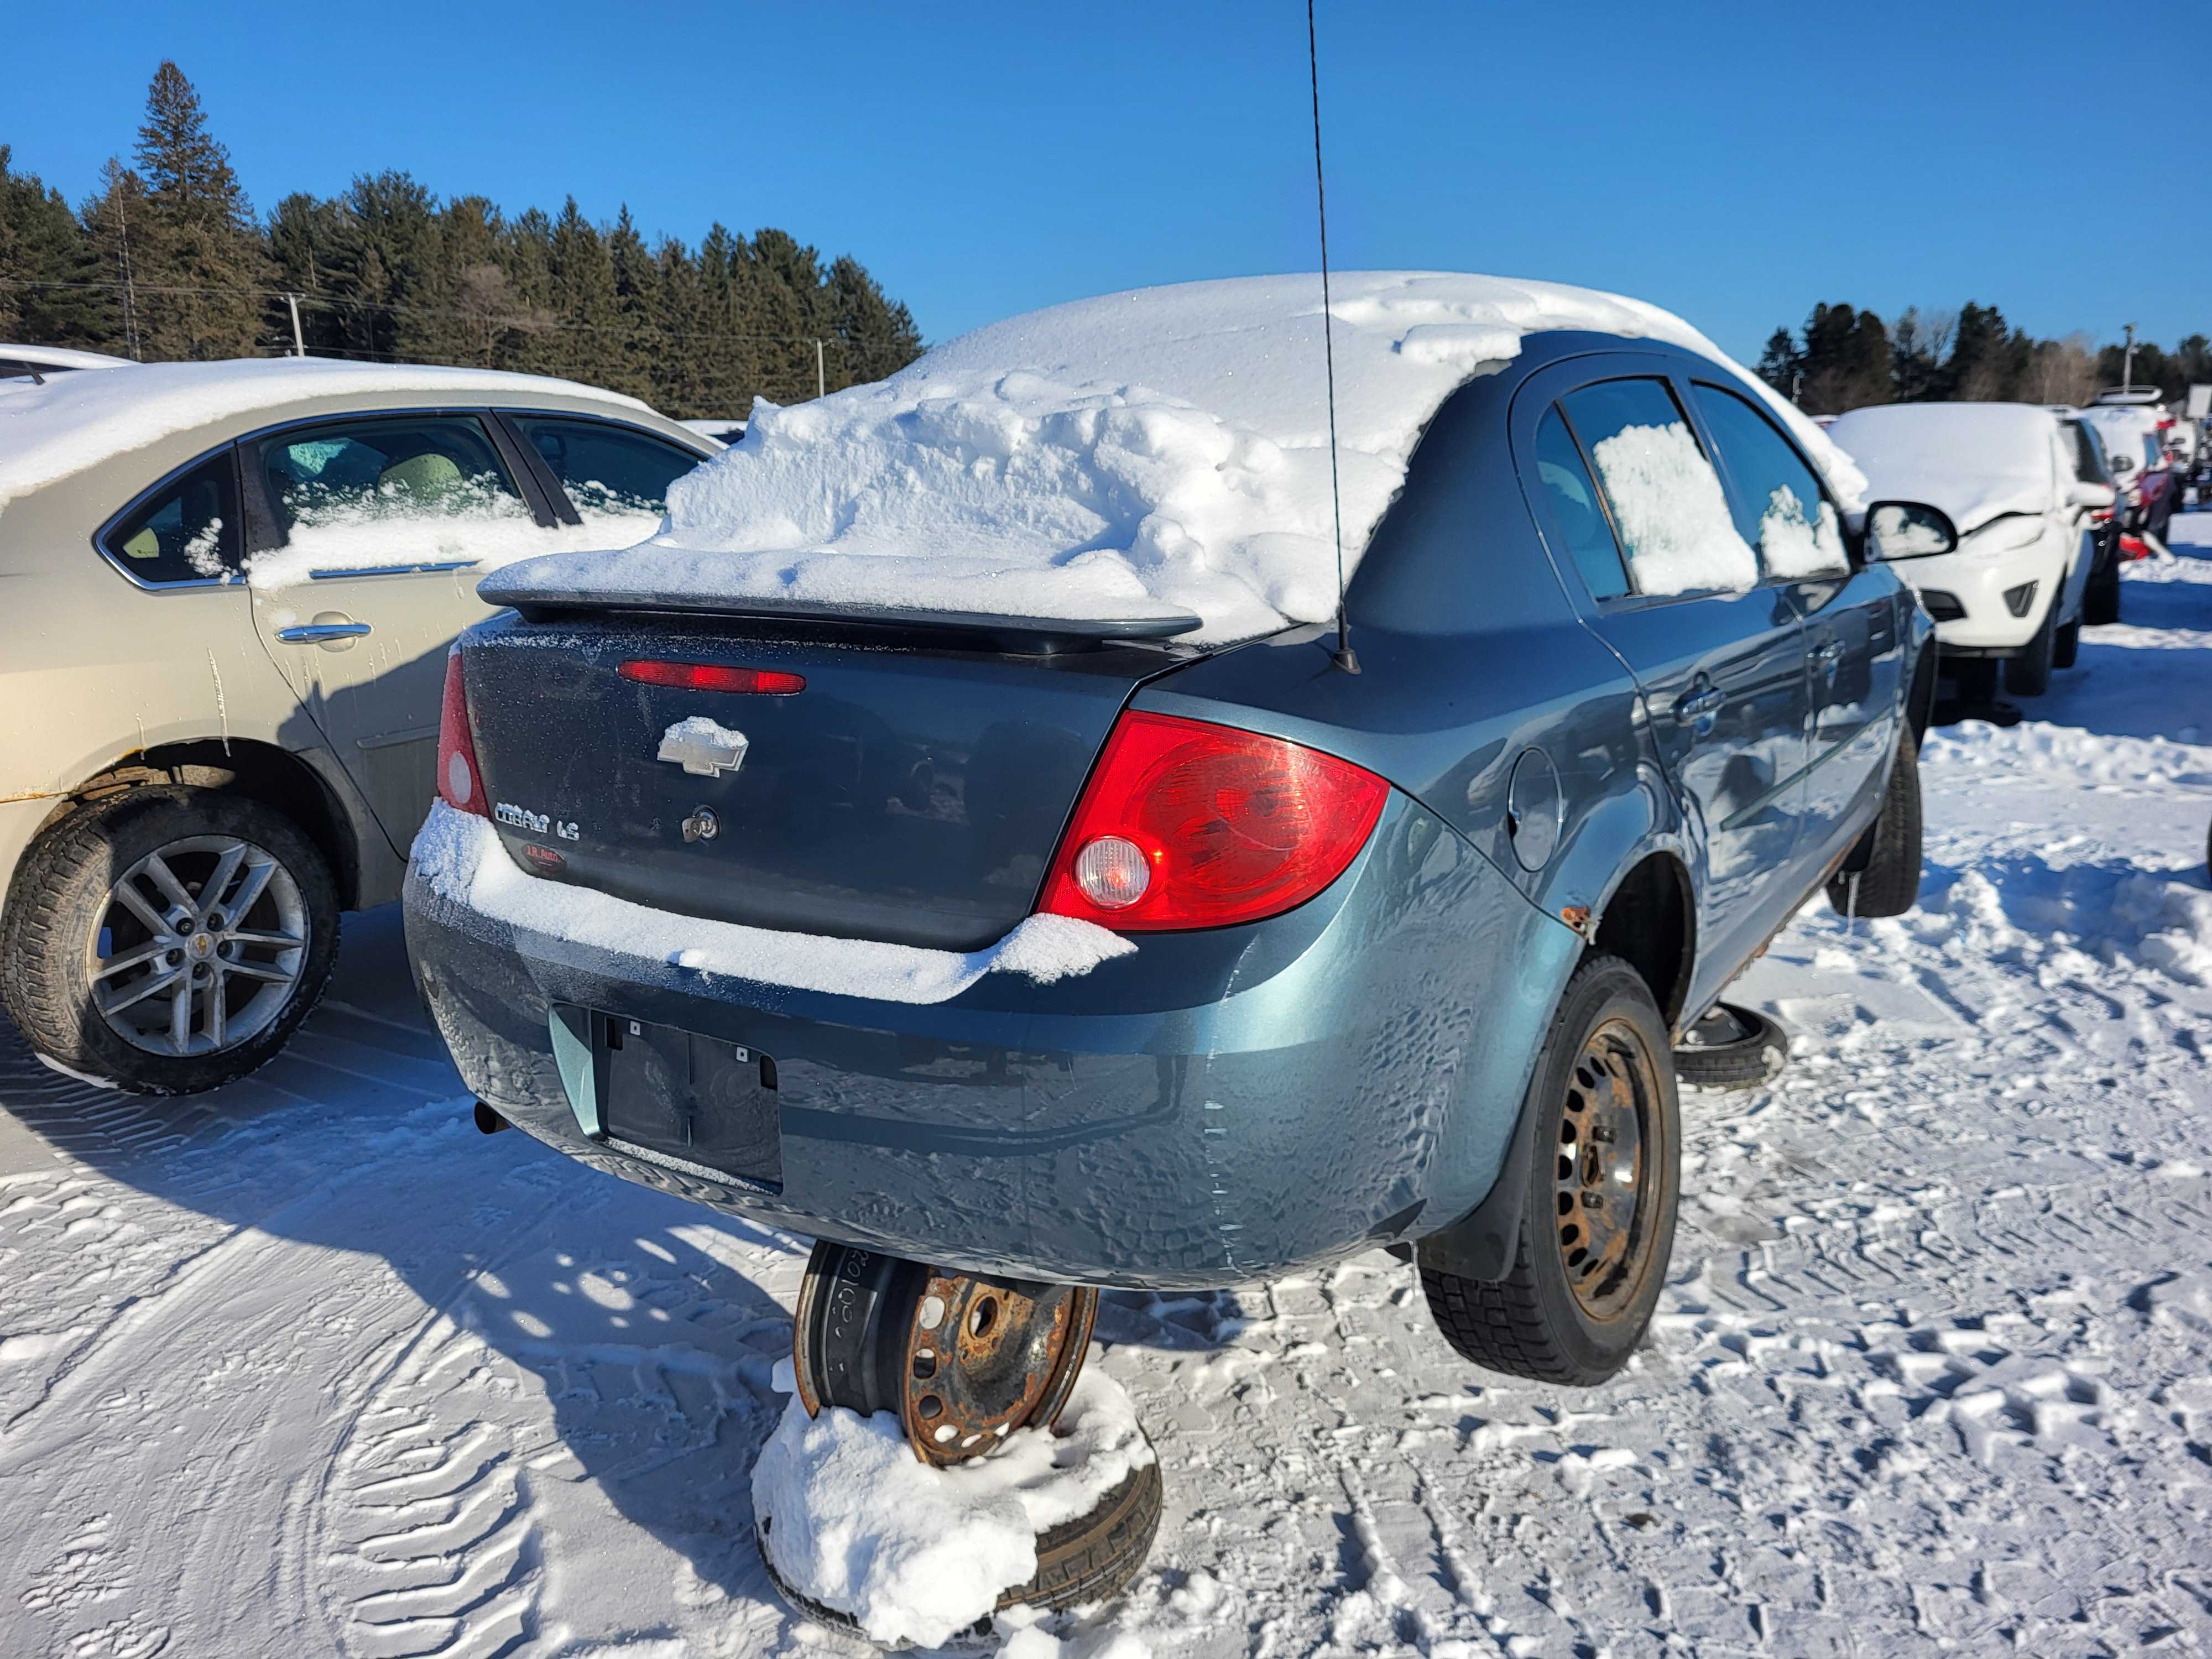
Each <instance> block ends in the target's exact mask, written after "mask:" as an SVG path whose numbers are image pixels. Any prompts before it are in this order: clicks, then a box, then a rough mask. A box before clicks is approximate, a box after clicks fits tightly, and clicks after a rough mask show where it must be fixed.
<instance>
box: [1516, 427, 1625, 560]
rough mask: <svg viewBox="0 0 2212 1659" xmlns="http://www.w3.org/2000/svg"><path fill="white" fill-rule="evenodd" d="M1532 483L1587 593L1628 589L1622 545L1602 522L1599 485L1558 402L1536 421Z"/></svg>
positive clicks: (1611, 527) (1603, 519) (1604, 522)
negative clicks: (1590, 471)
mask: <svg viewBox="0 0 2212 1659" xmlns="http://www.w3.org/2000/svg"><path fill="white" fill-rule="evenodd" d="M1536 485H1537V489H1538V492H1539V494H1540V495H1541V496H1542V498H1543V501H1544V504H1545V507H1547V510H1548V512H1549V514H1550V518H1551V522H1552V524H1553V526H1555V527H1556V529H1557V530H1558V532H1559V536H1560V537H1561V538H1562V539H1563V540H1565V543H1566V544H1567V552H1568V554H1569V556H1571V558H1572V559H1573V560H1574V562H1575V568H1576V569H1577V570H1579V571H1581V572H1582V575H1583V581H1584V582H1585V583H1586V584H1588V586H1589V591H1590V597H1591V598H1592V599H1619V598H1620V596H1621V595H1622V594H1624V593H1626V592H1628V572H1627V571H1626V569H1625V568H1623V567H1622V565H1621V562H1620V543H1619V542H1618V541H1616V540H1614V539H1613V526H1611V525H1609V524H1607V522H1606V519H1605V508H1604V507H1603V506H1601V504H1600V503H1599V501H1598V498H1597V484H1596V483H1595V481H1594V480H1593V479H1592V478H1591V477H1590V475H1589V467H1587V466H1586V465H1583V453H1582V451H1581V450H1579V449H1577V447H1575V439H1574V435H1573V434H1572V433H1571V432H1569V431H1568V430H1567V423H1566V421H1565V418H1564V417H1563V416H1561V415H1560V413H1559V410H1558V408H1557V407H1556V406H1555V407H1553V408H1551V409H1547V410H1545V411H1544V418H1543V419H1542V420H1541V421H1540V422H1537V424H1536Z"/></svg>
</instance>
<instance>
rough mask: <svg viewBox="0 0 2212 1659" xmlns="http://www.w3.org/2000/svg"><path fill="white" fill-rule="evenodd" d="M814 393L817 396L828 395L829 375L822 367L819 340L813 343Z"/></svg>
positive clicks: (823, 396)
mask: <svg viewBox="0 0 2212 1659" xmlns="http://www.w3.org/2000/svg"><path fill="white" fill-rule="evenodd" d="M814 395H815V396H816V397H817V398H826V397H828V396H829V375H828V374H825V373H824V372H823V368H822V342H821V341H819V340H817V341H816V342H815V343H814Z"/></svg>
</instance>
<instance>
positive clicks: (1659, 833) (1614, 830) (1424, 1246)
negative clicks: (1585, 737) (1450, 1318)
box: [1415, 769, 1696, 1282]
mask: <svg viewBox="0 0 2212 1659" xmlns="http://www.w3.org/2000/svg"><path fill="white" fill-rule="evenodd" d="M1640 770H1641V769H1639V771H1640ZM1672 802H1673V794H1672V792H1671V791H1670V790H1669V789H1668V788H1667V787H1666V786H1665V785H1664V783H1663V782H1662V781H1659V780H1658V779H1656V778H1654V777H1639V779H1638V787H1635V788H1632V789H1628V790H1623V791H1620V792H1619V793H1613V794H1611V795H1609V796H1608V797H1607V799H1606V800H1605V801H1604V802H1602V803H1601V804H1600V805H1597V806H1596V807H1595V808H1594V809H1593V811H1591V812H1590V813H1589V815H1588V818H1587V820H1586V823H1585V826H1584V833H1583V835H1582V836H1579V837H1578V838H1577V840H1578V842H1579V845H1578V847H1577V851H1576V853H1575V854H1574V855H1573V857H1572V858H1571V859H1570V860H1565V861H1563V862H1564V863H1565V866H1567V867H1565V869H1563V872H1562V875H1561V881H1562V883H1563V885H1561V886H1560V887H1559V889H1557V890H1558V891H1560V892H1566V891H1569V890H1574V889H1573V887H1572V886H1571V884H1576V883H1581V882H1585V881H1587V882H1589V883H1590V884H1591V885H1590V887H1589V890H1592V891H1594V892H1595V895H1596V897H1595V900H1594V901H1593V902H1591V903H1589V906H1588V907H1587V908H1586V909H1585V908H1583V907H1582V906H1579V905H1570V906H1567V907H1565V908H1567V910H1568V911H1569V913H1570V914H1568V915H1565V916H1564V917H1563V918H1562V919H1563V920H1565V921H1567V922H1568V923H1569V925H1570V926H1572V927H1575V929H1576V931H1577V933H1580V934H1581V935H1582V937H1583V943H1584V949H1585V950H1587V949H1589V948H1590V947H1591V946H1592V945H1594V944H1595V940H1596V938H1597V934H1598V930H1599V928H1600V927H1601V926H1602V924H1603V921H1604V916H1605V911H1606V907H1607V905H1609V904H1610V903H1611V902H1613V897H1614V896H1615V895H1616V894H1618V893H1619V891H1620V887H1621V884H1623V883H1624V882H1626V880H1627V879H1628V877H1629V875H1630V873H1631V872H1633V871H1634V870H1635V869H1636V868H1637V867H1638V866H1640V865H1641V864H1643V863H1644V860H1646V859H1648V858H1650V857H1651V856H1653V855H1654V854H1659V855H1662V856H1665V857H1668V858H1671V859H1673V860H1675V861H1676V862H1677V863H1678V864H1680V866H1682V868H1683V870H1684V871H1685V872H1686V874H1688V878H1689V879H1691V880H1692V882H1694V881H1695V879H1696V878H1695V875H1694V874H1693V873H1689V872H1692V871H1693V868H1694V866H1692V864H1691V862H1690V859H1689V853H1690V848H1688V846H1687V845H1686V842H1685V841H1684V839H1683V837H1682V835H1681V833H1680V817H1679V815H1678V814H1675V813H1673V812H1672V811H1670V810H1669V808H1670V807H1671V805H1672ZM1600 872H1601V873H1600ZM1692 908H1693V909H1694V906H1693V907H1692ZM1553 914H1555V915H1556V914H1559V913H1558V912H1556V911H1555V912H1553ZM1689 925H1690V926H1691V927H1695V921H1694V918H1692V920H1691V921H1690V924H1689ZM1695 951H1696V940H1695V938H1694V936H1693V937H1692V939H1691V940H1690V944H1689V949H1688V952H1687V953H1686V960H1685V961H1684V962H1683V963H1682V965H1681V973H1680V984H1681V985H1682V986H1684V987H1686V986H1687V985H1688V983H1689V981H1690V980H1691V978H1692V975H1693V972H1694V967H1695V963H1694V955H1695ZM1582 954H1583V952H1581V951H1577V952H1576V953H1574V956H1573V957H1571V959H1570V960H1569V962H1568V964H1567V966H1568V969H1569V972H1568V973H1566V974H1561V975H1559V976H1558V983H1557V985H1556V986H1555V987H1553V998H1552V1003H1551V1009H1552V1012H1550V1013H1547V1016H1546V1018H1545V1022H1544V1025H1543V1028H1542V1029H1543V1034H1544V1036H1549V1035H1550V1031H1551V1022H1552V1019H1553V1018H1554V1017H1556V1012H1557V1009H1558V1006H1559V1003H1558V999H1559V996H1561V995H1563V994H1565V989H1566V985H1567V980H1568V977H1569V975H1571V970H1572V963H1573V962H1574V961H1577V960H1579V959H1580V957H1581V956H1582ZM1658 994H1659V993H1658V990H1657V987H1654V995H1655V997H1656V996H1657V995H1658ZM1539 1046H1541V1045H1539ZM1537 1052H1538V1048H1531V1050H1530V1054H1529V1057H1528V1067H1527V1068H1526V1070H1525V1071H1524V1073H1523V1075H1522V1085H1521V1086H1522V1098H1521V1100H1520V1101H1519V1102H1518V1103H1517V1105H1516V1110H1515V1114H1514V1121H1513V1130H1512V1134H1511V1136H1510V1139H1508V1140H1507V1142H1506V1145H1505V1151H1504V1156H1503V1157H1502V1158H1500V1159H1499V1160H1498V1172H1497V1174H1496V1176H1494V1177H1493V1178H1492V1182H1491V1183H1490V1187H1489V1189H1488V1190H1487V1191H1486V1193H1485V1194H1483V1196H1482V1197H1481V1198H1480V1199H1479V1200H1477V1201H1476V1202H1475V1203H1474V1205H1473V1206H1471V1207H1469V1208H1468V1209H1466V1210H1464V1211H1462V1212H1460V1213H1459V1214H1458V1215H1457V1216H1456V1218H1455V1219H1453V1220H1452V1221H1450V1222H1449V1223H1448V1224H1446V1225H1444V1226H1443V1227H1440V1228H1438V1229H1437V1230H1436V1231H1433V1232H1431V1233H1428V1234H1426V1235H1425V1236H1424V1237H1422V1238H1421V1239H1420V1240H1419V1243H1418V1244H1417V1245H1416V1247H1415V1249H1416V1251H1417V1254H1418V1255H1419V1261H1420V1262H1421V1265H1422V1266H1423V1267H1432V1268H1436V1269H1437V1270H1439V1271H1441V1272H1444V1273H1455V1274H1457V1275H1458V1276H1459V1277H1461V1278H1462V1279H1476V1280H1479V1281H1483V1282H1489V1281H1492V1280H1496V1279H1502V1278H1504V1276H1505V1274H1506V1273H1509V1272H1510V1271H1511V1269H1512V1266H1513V1261H1514V1256H1515V1255H1516V1251H1517V1250H1518V1248H1519V1238H1520V1231H1521V1218H1522V1212H1523V1210H1524V1209H1525V1208H1526V1207H1527V1201H1528V1171H1529V1168H1530V1164H1531V1161H1532V1160H1533V1159H1534V1157H1535V1155H1536V1153H1535V1146H1534V1133H1535V1131H1534V1115H1533V1114H1532V1113H1531V1112H1530V1110H1529V1101H1528V1096H1527V1090H1528V1077H1529V1076H1532V1075H1533V1074H1534V1069H1535V1058H1536V1054H1537ZM1446 1213H1449V1211H1447V1212H1446Z"/></svg>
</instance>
